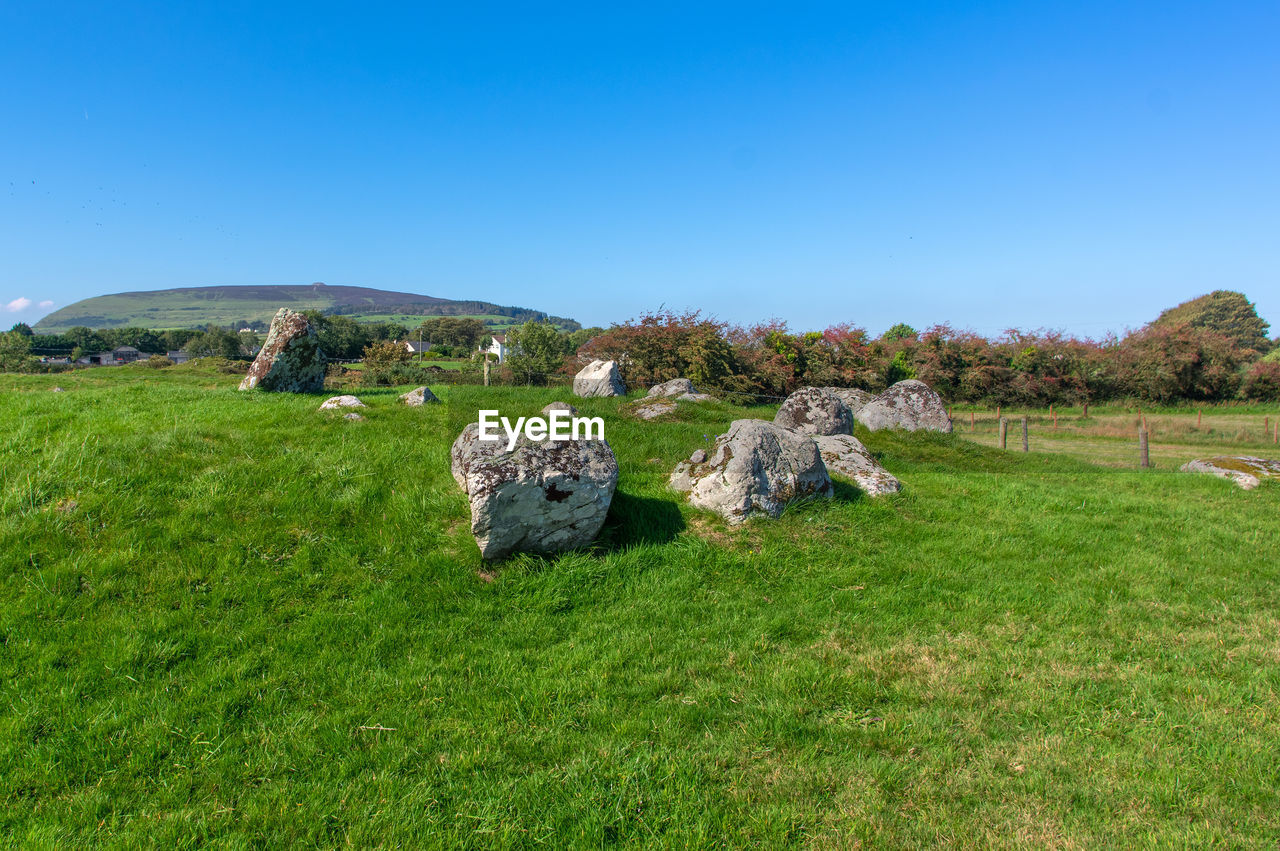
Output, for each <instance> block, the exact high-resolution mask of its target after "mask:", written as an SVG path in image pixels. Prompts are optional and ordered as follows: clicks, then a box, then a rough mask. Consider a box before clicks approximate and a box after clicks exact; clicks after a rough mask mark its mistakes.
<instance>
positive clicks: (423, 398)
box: [400, 387, 440, 408]
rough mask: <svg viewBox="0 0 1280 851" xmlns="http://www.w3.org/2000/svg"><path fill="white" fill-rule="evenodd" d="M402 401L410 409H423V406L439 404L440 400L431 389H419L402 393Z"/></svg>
mask: <svg viewBox="0 0 1280 851" xmlns="http://www.w3.org/2000/svg"><path fill="white" fill-rule="evenodd" d="M400 401H401V402H404V403H405V404H406V405H408V406H409V407H410V408H421V407H422V406H423V405H430V404H433V403H438V402H439V401H440V400H439V399H437V398H436V394H434V393H432V392H431V388H429V387H417V388H415V389H413V390H410V391H409V392H408V393H401V394H400Z"/></svg>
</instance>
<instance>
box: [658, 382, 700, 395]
mask: <svg viewBox="0 0 1280 851" xmlns="http://www.w3.org/2000/svg"><path fill="white" fill-rule="evenodd" d="M697 392H698V388H696V387H694V386H693V382H692V381H690V380H689V379H687V378H673V379H671V380H670V381H664V382H662V383H661V384H655V385H653V386H652V387H650V388H649V397H650V398H657V397H660V396H681V395H684V394H686V393H697Z"/></svg>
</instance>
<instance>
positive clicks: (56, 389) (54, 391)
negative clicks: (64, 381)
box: [49, 387, 67, 393]
mask: <svg viewBox="0 0 1280 851" xmlns="http://www.w3.org/2000/svg"><path fill="white" fill-rule="evenodd" d="M49 392H50V393H66V392H67V391H66V390H63V389H62V388H61V387H51V388H50V389H49Z"/></svg>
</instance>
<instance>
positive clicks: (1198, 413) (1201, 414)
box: [1196, 408, 1204, 428]
mask: <svg viewBox="0 0 1280 851" xmlns="http://www.w3.org/2000/svg"><path fill="white" fill-rule="evenodd" d="M1203 417H1204V408H1201V409H1200V410H1198V411H1196V428H1200V420H1201V419H1202V418H1203Z"/></svg>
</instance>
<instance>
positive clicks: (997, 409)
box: [996, 405, 1000, 419]
mask: <svg viewBox="0 0 1280 851" xmlns="http://www.w3.org/2000/svg"><path fill="white" fill-rule="evenodd" d="M996 419H1000V406H999V405H996Z"/></svg>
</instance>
